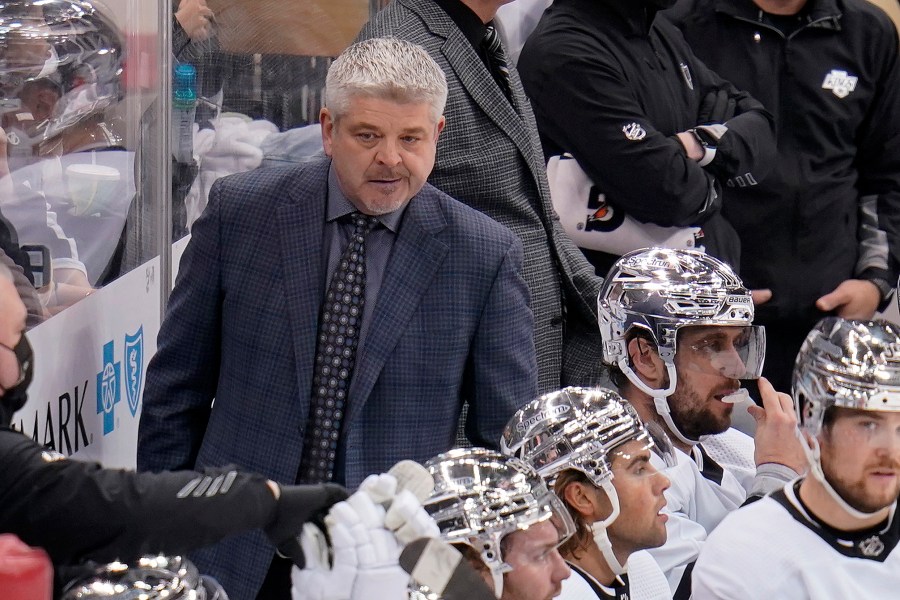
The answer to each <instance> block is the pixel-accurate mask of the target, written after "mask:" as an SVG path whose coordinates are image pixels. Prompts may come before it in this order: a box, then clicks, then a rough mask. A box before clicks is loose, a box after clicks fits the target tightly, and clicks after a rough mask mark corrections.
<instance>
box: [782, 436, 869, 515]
mask: <svg viewBox="0 0 900 600" xmlns="http://www.w3.org/2000/svg"><path fill="white" fill-rule="evenodd" d="M797 435H798V436H799V437H800V447H801V448H803V454H805V455H806V460H807V461H808V462H809V472H810V474H811V475H812V476H813V477H815V479H816V481H818V482H819V483H820V484H821V485H822V487H823V488H825V491H826V492H828V495H829V496H831V498H832V499H833V500H834V501H835V502H836V503H837V505H838V506H840V507H841V509H842V510H844V512H846V513H847V514H848V515H850V516H851V517H853V518H854V519H861V520H863V519H870V518H872V517H874V516H875V515H877V514H878V511H875V512H870V513H867V512H863V511H861V510H857V509H855V508H853V507H852V506H850V505H849V504H847V501H846V500H844V499H843V498H841V495H840V494H838V493H837V490H835V489H834V488H833V487H831V484H830V483H829V482H828V480H827V479H826V478H825V471H823V470H822V450H821V448H820V447H819V440H818V439H816V438H815V437H814V436H804V435H803V434H802V433H800V431H799V430H798V433H797Z"/></svg>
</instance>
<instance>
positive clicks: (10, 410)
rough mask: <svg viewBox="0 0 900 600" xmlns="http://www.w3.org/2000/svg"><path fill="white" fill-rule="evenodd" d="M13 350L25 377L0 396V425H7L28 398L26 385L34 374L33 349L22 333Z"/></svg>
mask: <svg viewBox="0 0 900 600" xmlns="http://www.w3.org/2000/svg"><path fill="white" fill-rule="evenodd" d="M13 352H15V354H16V359H17V360H18V361H19V364H20V365H21V366H22V371H23V373H24V374H25V377H24V378H23V379H22V382H21V383H19V385H17V386H14V387H11V388H9V389H8V390H6V391H5V392H4V393H3V396H0V427H9V424H10V423H12V417H13V414H14V413H15V412H16V411H17V410H19V409H20V408H22V407H23V406H25V401H26V400H28V386H29V385H30V384H31V378H32V377H33V376H34V351H33V350H32V349H31V344H29V343H28V338H27V337H25V335H24V334H23V335H22V337H21V338H20V339H19V343H18V344H16V347H15V348H13Z"/></svg>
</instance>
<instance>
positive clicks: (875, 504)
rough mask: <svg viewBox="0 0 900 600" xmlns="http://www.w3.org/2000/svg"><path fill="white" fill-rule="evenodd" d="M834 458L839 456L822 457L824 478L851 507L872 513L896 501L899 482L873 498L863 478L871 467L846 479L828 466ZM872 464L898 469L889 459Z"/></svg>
mask: <svg viewBox="0 0 900 600" xmlns="http://www.w3.org/2000/svg"><path fill="white" fill-rule="evenodd" d="M834 460H840V458H839V457H832V458H831V459H830V460H829V459H828V458H827V457H823V460H822V471H823V472H824V474H825V479H826V480H827V481H828V483H830V484H831V487H833V488H834V491H835V492H837V493H838V495H839V496H840V497H841V498H843V499H844V502H846V503H847V504H849V505H850V506H851V507H852V508H855V509H856V510H858V511H860V512H864V513H873V512H877V511H879V510H881V509H883V508H886V507H888V506H891V505H893V504H895V503H896V502H897V497H898V495H900V482H898V483H897V485H896V486H895V487H894V490H893V492H888V493H887V494H883V495H881V497H880V498H873V497H872V494H871V492H869V491H867V490H866V479H865V478H866V475H867V472H868V471H870V470H871V468H872V467H867V468H866V469H865V471H864V472H863V474H862V475H860V476H859V477H858V478H857V479H855V480H854V481H848V480H847V479H843V478H841V477H839V476H838V475H836V474H835V473H834V472H833V470H832V469H831V468H830V465H831V463H832V462H833V461H834ZM874 466H883V467H886V468H893V469H894V470H895V471H896V470H900V465H897V464H896V463H895V462H893V461H891V460H889V459H888V460H884V461H880V462H879V463H878V464H877V465H874Z"/></svg>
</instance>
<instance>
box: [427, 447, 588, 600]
mask: <svg viewBox="0 0 900 600" xmlns="http://www.w3.org/2000/svg"><path fill="white" fill-rule="evenodd" d="M425 467H426V468H427V469H428V470H429V472H430V473H431V475H432V477H433V478H434V482H435V486H434V493H433V494H432V496H431V498H429V499H428V500H426V501H425V503H424V506H425V510H426V511H428V513H429V514H430V515H431V517H432V518H433V519H434V520H435V522H436V523H437V524H438V527H439V528H440V530H441V537H442V538H443V539H444V541H446V542H448V543H451V544H466V545H468V546H470V547H472V548H473V549H474V550H475V551H476V552H478V553H479V555H480V557H481V560H482V561H483V562H484V564H485V565H487V567H488V569H490V572H491V577H492V578H493V581H494V593H495V594H496V596H497V597H498V598H499V597H500V596H501V595H502V591H503V574H504V573H506V572H509V571H510V570H511V567H510V566H509V565H508V564H506V563H505V562H504V560H503V552H502V550H501V542H502V540H503V538H504V537H506V536H507V535H509V534H511V533H514V532H516V531H521V530H523V529H527V528H529V527H531V526H532V525H536V524H538V523H543V522H547V521H549V522H551V523H552V524H553V525H554V526H555V527H556V529H557V532H558V534H559V543H560V544H562V543H563V542H565V541H566V540H567V539H568V538H569V536H571V535H572V533H573V532H574V530H575V526H574V524H573V523H572V519H571V517H570V516H569V512H568V511H567V510H566V508H565V506H564V505H563V504H562V502H561V501H560V500H559V498H557V497H556V494H554V493H553V492H552V491H550V490H549V489H548V488H547V486H546V484H545V483H544V481H543V479H541V476H540V475H539V474H538V473H537V471H535V470H534V469H533V468H532V467H530V466H528V465H527V464H525V463H524V462H522V461H521V460H519V459H517V458H512V457H507V456H503V455H502V454H500V453H499V452H495V451H493V450H486V449H484V448H465V449H456V450H451V451H449V452H446V453H444V454H439V455H438V456H436V457H434V458H432V459H431V460H429V461H427V462H426V463H425Z"/></svg>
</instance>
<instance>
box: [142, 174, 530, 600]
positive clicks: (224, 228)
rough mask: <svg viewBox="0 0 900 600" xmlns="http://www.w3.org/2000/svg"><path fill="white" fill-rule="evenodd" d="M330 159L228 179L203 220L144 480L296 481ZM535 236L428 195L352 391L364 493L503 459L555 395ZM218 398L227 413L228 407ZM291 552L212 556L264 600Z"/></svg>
mask: <svg viewBox="0 0 900 600" xmlns="http://www.w3.org/2000/svg"><path fill="white" fill-rule="evenodd" d="M329 165H330V161H329V160H327V159H325V160H320V161H315V162H312V163H306V164H304V165H301V166H291V167H278V168H273V169H258V170H256V171H251V172H249V173H243V174H240V175H234V176H231V177H226V178H224V179H220V180H219V181H218V182H217V183H216V184H215V185H214V186H213V188H212V191H211V194H210V202H209V206H208V207H207V209H206V211H205V212H204V214H203V215H202V216H201V218H200V219H199V220H197V222H196V223H195V224H194V227H193V231H192V238H191V241H190V243H189V244H188V247H187V249H186V251H185V254H184V257H183V258H182V261H181V268H180V270H179V273H178V280H177V282H176V285H175V289H174V290H173V292H172V296H171V299H170V300H169V305H168V307H167V314H166V317H165V320H164V322H163V325H162V328H161V330H160V333H159V345H158V350H157V353H156V355H155V356H154V357H153V359H152V361H151V363H150V366H149V368H148V371H147V381H146V391H145V392H144V399H143V401H144V407H143V412H142V415H141V422H140V429H139V435H138V457H137V458H138V468H139V469H142V470H154V471H157V470H161V469H179V468H198V469H202V468H204V467H209V466H218V465H226V464H236V465H238V466H239V467H241V468H243V469H247V470H250V471H254V472H257V473H261V474H263V475H265V476H267V477H269V478H270V479H274V480H276V481H280V482H285V483H293V482H294V481H295V479H296V475H297V469H298V466H299V464H300V454H301V448H302V446H303V439H304V429H305V427H306V423H307V415H308V413H309V402H310V392H311V390H312V372H313V363H314V359H315V349H316V334H317V328H318V316H319V310H320V306H321V303H322V297H323V295H324V281H323V280H324V276H323V275H322V274H321V269H322V257H321V252H322V236H323V224H324V223H325V205H326V200H325V199H326V192H327V178H328V168H329ZM521 267H522V245H521V243H520V242H519V240H518V238H516V236H514V235H513V234H512V233H511V232H510V231H509V230H507V229H506V228H505V227H502V226H500V225H498V224H497V223H495V222H494V221H492V220H491V219H489V218H487V217H485V216H484V215H482V214H481V213H479V212H477V211H475V210H473V209H471V208H469V207H467V206H465V205H464V204H462V203H459V202H457V201H455V200H453V199H452V198H450V197H448V196H447V195H446V194H443V193H442V192H440V191H438V190H436V189H435V188H433V187H432V186H430V185H426V186H425V187H424V188H423V189H422V190H421V191H420V192H419V193H418V194H417V195H416V196H415V197H413V199H412V200H411V201H410V203H409V206H408V207H407V209H406V212H405V214H404V218H403V222H402V225H401V227H400V230H399V232H398V233H397V238H396V239H395V242H394V247H393V250H392V253H391V255H390V258H389V259H388V265H387V267H386V270H385V272H384V279H383V282H382V285H381V290H380V292H379V296H378V300H377V302H376V304H375V305H374V307H373V310H374V311H375V312H374V313H373V317H372V322H371V325H370V327H369V330H368V333H367V336H366V339H365V341H364V344H363V346H362V347H361V348H360V349H359V351H358V353H357V359H356V367H355V370H354V375H353V379H352V381H351V385H350V389H349V393H348V406H347V409H346V412H347V414H346V416H345V418H344V423H343V431H342V440H341V457H342V458H343V460H340V458H341V457H339V465H338V470H339V471H341V470H342V471H343V474H344V480H345V481H344V482H345V483H346V485H347V486H348V487H355V486H356V485H358V484H359V482H360V481H362V479H364V478H365V477H366V476H367V475H369V474H370V473H380V472H384V471H386V470H387V469H388V468H390V467H391V466H392V465H393V464H394V463H395V462H397V461H398V460H401V459H404V458H410V459H413V460H416V461H424V460H426V459H428V458H431V457H432V456H434V455H435V454H438V453H440V452H444V451H446V450H449V449H450V448H451V447H452V446H453V445H454V444H453V442H454V439H455V438H454V435H455V432H456V425H457V419H458V416H459V413H460V408H461V405H462V402H463V400H464V399H465V400H466V401H468V403H469V414H468V423H467V433H468V435H469V437H470V439H472V440H473V442H475V443H477V444H482V445H487V446H491V447H497V445H498V443H499V439H500V433H501V431H502V429H503V426H504V425H505V424H506V422H507V420H508V419H509V418H510V417H511V416H512V414H513V413H514V412H515V411H516V409H517V408H518V407H519V406H521V405H522V404H525V403H526V402H528V401H529V400H531V399H532V398H533V397H534V395H535V394H536V392H537V388H536V382H537V367H536V362H535V356H534V345H533V337H532V331H533V323H532V316H531V311H530V309H529V307H528V289H527V287H526V286H525V282H524V281H523V279H522V277H521ZM213 398H215V403H213ZM273 551H274V549H273V548H272V547H271V545H269V544H268V542H267V541H266V540H265V538H264V537H263V535H262V534H261V533H258V532H257V533H254V534H247V535H242V536H236V537H233V538H229V539H227V540H225V541H224V542H222V543H220V544H217V545H215V546H212V547H211V548H209V549H207V550H204V551H201V552H198V553H195V554H193V555H192V558H193V559H195V560H196V562H197V565H198V567H200V570H201V572H204V573H209V574H211V575H213V576H215V577H216V578H217V579H219V581H220V582H221V583H222V584H223V585H224V586H225V588H226V589H227V590H228V593H229V594H230V595H231V596H232V597H233V598H254V597H255V594H256V590H257V589H258V587H259V585H260V584H261V583H262V581H263V578H264V577H265V574H266V571H267V569H268V566H269V561H270V560H271V557H272V555H273Z"/></svg>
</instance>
